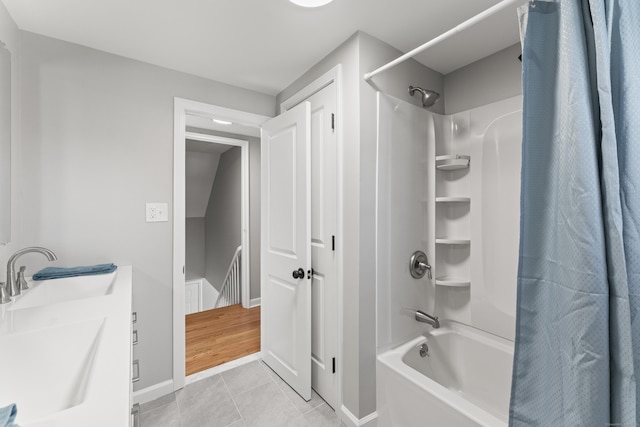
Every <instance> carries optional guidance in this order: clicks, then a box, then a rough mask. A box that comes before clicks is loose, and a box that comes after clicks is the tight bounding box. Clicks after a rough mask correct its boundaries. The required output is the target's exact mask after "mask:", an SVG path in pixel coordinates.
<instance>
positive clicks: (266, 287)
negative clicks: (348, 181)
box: [261, 102, 311, 400]
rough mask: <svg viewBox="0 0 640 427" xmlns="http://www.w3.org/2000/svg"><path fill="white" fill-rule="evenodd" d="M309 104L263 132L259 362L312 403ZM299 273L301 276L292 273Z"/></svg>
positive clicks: (267, 124)
mask: <svg viewBox="0 0 640 427" xmlns="http://www.w3.org/2000/svg"><path fill="white" fill-rule="evenodd" d="M309 132H310V104H309V103H308V102H304V103H302V104H300V105H298V106H297V107H295V108H292V109H291V110H289V111H287V112H286V113H284V114H282V115H280V116H278V117H275V118H273V119H271V120H269V121H268V122H267V123H265V124H264V125H263V127H262V148H261V149H262V160H261V161H262V172H261V173H262V176H261V178H262V179H261V181H262V200H261V203H262V209H261V212H262V218H261V219H262V239H261V240H262V248H261V263H262V265H261V271H262V280H261V291H262V292H261V300H262V312H261V313H262V314H261V331H262V332H261V338H262V341H261V347H262V358H263V360H264V361H265V363H267V364H268V365H269V366H270V367H271V368H272V369H273V370H274V371H275V372H276V373H277V374H278V375H280V377H282V379H283V380H285V381H286V382H287V383H288V384H289V385H290V386H291V387H292V388H293V389H294V390H296V391H297V392H298V394H300V396H302V397H303V398H304V399H306V400H309V399H311V360H310V359H311V280H310V278H307V271H308V270H310V269H311V251H310V246H311V235H310V232H311V222H310V207H311V199H310V196H311V191H310V190H311V179H310V172H311V170H310V156H311V152H310V134H309ZM298 269H301V272H302V274H301V276H300V277H294V274H293V273H294V272H297V271H298Z"/></svg>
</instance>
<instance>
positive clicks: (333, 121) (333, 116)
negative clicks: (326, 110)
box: [331, 113, 336, 132]
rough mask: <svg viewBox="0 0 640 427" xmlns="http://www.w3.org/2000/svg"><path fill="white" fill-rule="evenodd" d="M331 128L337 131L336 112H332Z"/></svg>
mask: <svg viewBox="0 0 640 427" xmlns="http://www.w3.org/2000/svg"><path fill="white" fill-rule="evenodd" d="M331 130H332V131H333V132H335V131H336V115H335V114H334V113H331Z"/></svg>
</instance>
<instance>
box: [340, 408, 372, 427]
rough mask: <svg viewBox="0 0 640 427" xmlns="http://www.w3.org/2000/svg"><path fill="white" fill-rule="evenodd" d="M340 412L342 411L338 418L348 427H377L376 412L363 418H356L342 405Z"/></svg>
mask: <svg viewBox="0 0 640 427" xmlns="http://www.w3.org/2000/svg"><path fill="white" fill-rule="evenodd" d="M340 410H341V411H342V416H341V417H340V419H341V420H342V422H344V423H345V424H346V425H347V426H348V427H377V425H378V413H377V412H373V413H371V414H369V415H367V416H366V417H364V418H358V417H356V416H355V415H353V414H352V413H351V411H350V410H348V409H347V407H346V406H344V405H342V407H341V408H340Z"/></svg>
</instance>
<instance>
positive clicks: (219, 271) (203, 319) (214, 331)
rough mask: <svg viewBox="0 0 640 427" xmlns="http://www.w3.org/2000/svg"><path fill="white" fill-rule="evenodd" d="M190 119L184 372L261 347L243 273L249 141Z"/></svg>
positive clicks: (255, 309) (247, 252)
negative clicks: (197, 126) (195, 125)
mask: <svg viewBox="0 0 640 427" xmlns="http://www.w3.org/2000/svg"><path fill="white" fill-rule="evenodd" d="M190 121H192V120H189V117H187V126H188V127H187V129H188V132H187V134H186V144H185V145H186V159H185V170H186V186H185V194H186V221H185V230H186V254H185V256H186V260H185V261H186V263H185V334H186V340H185V357H186V362H185V363H186V364H185V373H186V375H187V376H189V375H193V374H196V373H198V372H202V371H204V370H207V369H210V368H213V367H215V366H219V365H221V364H223V363H226V362H230V361H233V360H236V359H238V358H240V357H243V356H248V355H250V354H253V353H256V352H258V351H259V350H260V307H253V308H251V307H250V304H249V303H248V301H249V300H250V292H251V291H250V284H249V282H250V280H243V279H244V276H243V274H242V271H243V266H244V264H250V248H247V247H243V245H242V230H243V224H242V218H243V209H244V210H247V209H248V208H249V206H248V204H247V203H244V204H243V203H242V196H243V194H247V193H248V191H249V189H248V188H246V187H248V183H249V179H248V177H247V176H246V174H247V173H248V172H249V170H248V168H247V167H246V163H248V160H247V159H246V157H247V155H248V153H249V152H248V150H247V149H246V146H247V144H249V141H248V140H247V139H243V140H242V139H236V138H228V137H223V136H220V133H219V132H217V131H215V130H210V129H197V130H196V129H193V128H191V127H189V122H190ZM243 147H245V149H244V150H243ZM243 155H244V158H243ZM243 164H245V167H244V168H243ZM245 205H246V206H245ZM249 273H250V268H249ZM247 295H249V298H247ZM241 303H243V304H241Z"/></svg>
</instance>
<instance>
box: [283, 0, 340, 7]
mask: <svg viewBox="0 0 640 427" xmlns="http://www.w3.org/2000/svg"><path fill="white" fill-rule="evenodd" d="M289 1H290V2H291V3H293V4H297V5H298V6H302V7H320V6H324V5H325V4H329V3H331V2H332V1H333V0H289Z"/></svg>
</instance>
